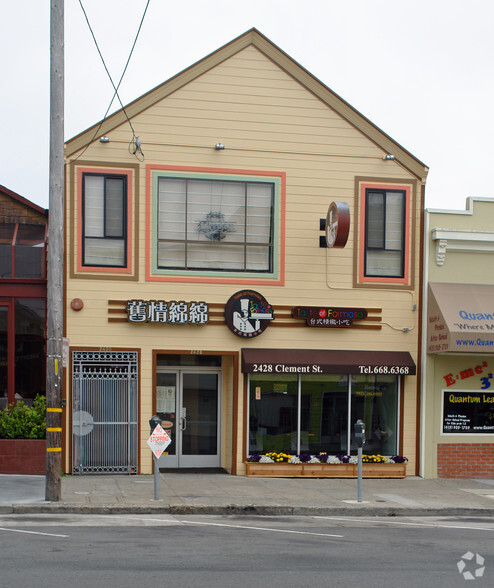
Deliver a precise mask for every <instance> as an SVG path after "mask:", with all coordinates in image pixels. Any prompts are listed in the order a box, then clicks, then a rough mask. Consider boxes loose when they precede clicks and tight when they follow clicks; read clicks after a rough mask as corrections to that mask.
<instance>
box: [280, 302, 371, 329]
mask: <svg viewBox="0 0 494 588" xmlns="http://www.w3.org/2000/svg"><path fill="white" fill-rule="evenodd" d="M292 317H293V318H295V319H305V324H306V325H308V326H309V327H329V328H335V327H351V326H352V325H353V321H354V320H362V319H365V318H366V317H367V310H366V309H365V308H335V307H322V306H296V307H295V308H292Z"/></svg>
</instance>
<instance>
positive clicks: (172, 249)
mask: <svg viewBox="0 0 494 588" xmlns="http://www.w3.org/2000/svg"><path fill="white" fill-rule="evenodd" d="M158 267H161V268H166V267H168V268H172V267H175V268H180V267H185V243H158Z"/></svg>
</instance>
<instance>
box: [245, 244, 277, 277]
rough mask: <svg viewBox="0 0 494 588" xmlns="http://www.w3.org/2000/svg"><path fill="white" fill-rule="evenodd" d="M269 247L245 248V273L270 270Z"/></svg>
mask: <svg viewBox="0 0 494 588" xmlns="http://www.w3.org/2000/svg"><path fill="white" fill-rule="evenodd" d="M270 262H271V247H250V246H249V247H247V248H246V269H247V271H257V272H267V271H269V270H270V269H271V267H270Z"/></svg>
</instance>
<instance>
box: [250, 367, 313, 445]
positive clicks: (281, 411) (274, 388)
mask: <svg viewBox="0 0 494 588" xmlns="http://www.w3.org/2000/svg"><path fill="white" fill-rule="evenodd" d="M297 413H298V377H297V376H296V375H293V376H274V375H269V374H265V375H264V374H262V375H255V376H251V377H250V415H249V449H250V452H251V453H268V452H270V451H276V452H285V453H293V454H295V453H297ZM304 424H305V423H304ZM306 426H307V425H306Z"/></svg>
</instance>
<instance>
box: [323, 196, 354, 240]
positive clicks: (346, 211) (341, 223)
mask: <svg viewBox="0 0 494 588" xmlns="http://www.w3.org/2000/svg"><path fill="white" fill-rule="evenodd" d="M349 232H350V208H349V207H348V204H346V203H345V202H331V204H330V206H329V209H328V215H327V217H326V244H327V246H328V247H345V245H346V242H347V241H348V233H349Z"/></svg>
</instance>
